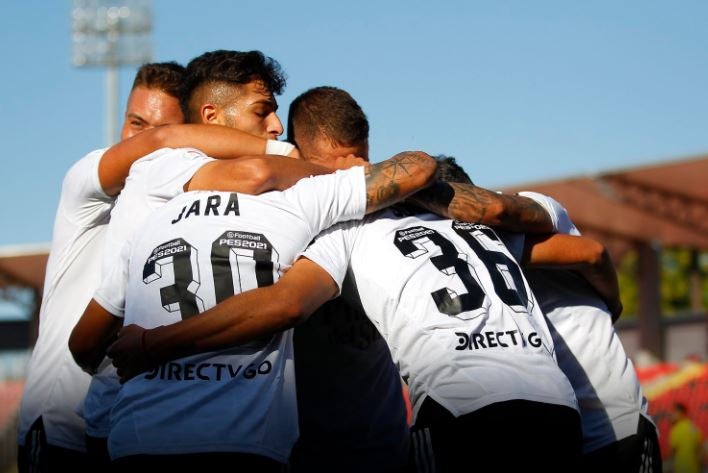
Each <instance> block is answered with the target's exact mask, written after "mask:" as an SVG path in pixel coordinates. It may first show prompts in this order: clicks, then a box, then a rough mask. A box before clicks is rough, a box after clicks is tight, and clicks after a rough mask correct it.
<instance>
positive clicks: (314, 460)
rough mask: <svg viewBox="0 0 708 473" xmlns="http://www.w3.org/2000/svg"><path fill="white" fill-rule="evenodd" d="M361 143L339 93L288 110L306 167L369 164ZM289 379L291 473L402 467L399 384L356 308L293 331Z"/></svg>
mask: <svg viewBox="0 0 708 473" xmlns="http://www.w3.org/2000/svg"><path fill="white" fill-rule="evenodd" d="M322 127H326V130H322V129H321V128H322ZM368 139H369V122H368V120H367V118H366V115H365V114H364V111H363V110H362V109H361V107H360V106H359V104H358V103H357V102H356V101H355V100H354V98H353V97H352V96H351V95H349V94H348V93H347V92H346V91H344V90H341V89H338V88H335V87H317V88H314V89H310V90H308V91H306V92H304V93H303V94H301V95H300V96H298V97H297V98H296V99H295V100H294V101H293V102H292V103H291V104H290V111H289V113H288V141H289V142H291V143H297V145H298V149H299V150H300V152H301V154H302V155H303V157H306V158H307V160H308V161H310V162H314V163H318V164H320V165H323V166H331V165H332V163H335V162H337V160H338V159H340V158H342V157H345V156H358V157H361V158H363V159H365V160H366V161H368V160H369V141H368ZM295 375H296V376H295V381H296V383H297V402H298V415H299V423H300V436H299V437H298V440H297V443H296V444H295V447H294V449H293V454H292V455H291V457H290V462H289V464H288V468H289V469H290V471H292V472H293V473H299V472H310V471H328V470H329V471H339V472H342V473H344V472H352V473H356V472H361V471H366V472H369V473H379V472H380V473H384V472H396V471H403V470H404V469H405V468H406V467H407V465H408V463H409V444H410V442H409V438H410V434H409V428H408V424H407V420H406V408H405V405H404V401H403V397H402V393H401V378H400V375H399V374H398V369H397V368H396V366H395V365H394V364H393V360H392V359H391V353H390V351H389V349H388V346H387V345H386V341H385V340H384V339H383V338H382V337H381V335H380V334H379V332H378V331H377V330H376V327H374V325H373V324H372V323H371V321H370V320H369V319H368V318H367V317H366V314H365V313H364V311H363V310H362V309H361V307H360V306H358V305H352V304H348V303H347V302H346V301H345V300H344V298H341V297H340V298H336V299H334V300H331V301H328V302H327V303H325V304H324V305H323V306H322V307H321V308H319V309H318V310H317V311H316V312H315V313H314V314H312V315H311V316H310V317H309V318H308V319H307V321H305V322H303V323H302V324H300V325H298V326H297V327H295ZM343 405H344V406H346V409H342V407H341V406H343Z"/></svg>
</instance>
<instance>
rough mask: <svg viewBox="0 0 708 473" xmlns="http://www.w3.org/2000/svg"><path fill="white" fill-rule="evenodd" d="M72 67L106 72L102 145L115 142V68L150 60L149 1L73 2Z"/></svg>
mask: <svg viewBox="0 0 708 473" xmlns="http://www.w3.org/2000/svg"><path fill="white" fill-rule="evenodd" d="M73 2H74V4H73V9H72V12H71V20H72V22H71V23H72V37H73V46H74V48H73V57H72V62H73V64H74V66H76V67H93V66H98V67H105V68H106V144H107V145H109V146H110V145H112V144H113V143H115V142H116V141H118V121H119V120H118V68H119V67H120V66H127V65H140V64H144V63H146V62H150V61H151V60H152V44H151V40H150V33H151V32H152V12H151V5H150V0H73Z"/></svg>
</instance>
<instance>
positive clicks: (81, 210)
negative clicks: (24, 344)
mask: <svg viewBox="0 0 708 473" xmlns="http://www.w3.org/2000/svg"><path fill="white" fill-rule="evenodd" d="M105 151H106V150H105V149H100V150H96V151H93V152H91V153H89V154H88V155H86V156H85V157H83V158H82V159H81V160H79V161H78V162H76V163H75V164H74V165H73V166H72V167H71V169H70V170H69V172H68V173H67V174H66V176H65V177H64V182H63V184H62V191H61V197H60V199H59V206H58V208H57V214H56V218H55V221H54V233H53V236H52V247H51V250H50V252H49V261H48V262H47V270H46V274H45V280H44V294H43V296H42V306H41V308H40V311H39V335H38V337H37V342H36V344H35V346H34V350H33V352H32V357H31V359H30V362H29V366H28V373H27V380H26V382H25V388H24V393H23V396H22V402H21V404H20V420H19V435H18V443H19V444H20V445H24V444H25V437H26V436H27V432H28V431H29V429H30V427H31V426H32V424H33V423H34V422H35V421H36V420H37V419H38V418H39V417H40V416H41V417H42V420H43V423H44V429H45V431H46V435H47V443H49V444H50V445H54V446H58V447H63V448H68V449H71V450H78V451H85V450H86V440H85V433H84V422H83V420H82V419H81V418H80V417H79V416H78V415H77V414H76V409H77V407H78V406H79V405H80V403H81V402H82V401H83V399H84V396H85V395H86V390H87V389H88V385H89V381H90V379H91V377H90V376H89V375H88V374H86V373H84V372H83V371H82V370H81V368H79V366H78V365H77V364H76V362H74V359H73V358H72V356H71V352H70V351H69V346H68V342H69V335H70V334H71V331H72V329H73V328H74V325H76V322H77V321H78V320H79V318H80V317H81V314H83V312H84V309H85V308H86V305H87V304H88V302H89V301H90V300H91V297H92V296H93V292H94V291H95V289H96V287H98V283H99V282H100V279H101V261H102V253H101V251H102V248H103V246H102V245H103V235H104V233H105V228H106V225H105V224H106V223H108V219H109V215H110V211H111V207H112V206H113V198H111V197H109V196H108V195H106V194H105V192H104V191H103V189H102V187H101V183H100V181H99V177H98V163H99V161H100V159H101V157H102V156H103V153H104V152H105Z"/></svg>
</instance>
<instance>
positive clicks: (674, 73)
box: [0, 0, 708, 246]
mask: <svg viewBox="0 0 708 473" xmlns="http://www.w3.org/2000/svg"><path fill="white" fill-rule="evenodd" d="M71 6H72V4H71V1H70V0H53V1H49V2H47V1H41V0H9V1H8V2H4V4H3V14H2V16H1V17H0V48H1V50H2V60H3V64H2V74H0V85H1V88H2V91H3V92H2V94H0V111H1V112H2V113H0V130H2V131H1V133H2V135H1V136H2V145H3V147H4V149H3V153H2V156H3V157H2V166H3V169H4V172H3V177H4V179H3V181H4V185H3V186H2V187H0V202H2V204H1V205H0V212H1V213H0V216H1V217H2V221H3V222H5V223H4V225H2V232H0V246H2V245H10V244H20V243H33V242H46V241H49V240H50V239H51V228H52V223H53V219H54V212H55V210H56V204H57V199H58V195H59V191H60V185H61V180H62V177H63V175H64V173H65V172H66V170H67V169H68V167H69V166H70V165H71V164H72V163H73V162H74V161H76V160H77V159H79V158H80V157H81V156H83V155H84V154H85V153H87V152H88V151H90V150H92V149H95V148H99V147H101V146H103V144H104V143H103V142H104V113H105V111H104V106H105V105H104V100H105V98H104V94H105V72H104V71H103V70H101V69H77V68H74V67H73V66H72V65H71V34H70V31H71V23H70V11H71ZM153 15H154V32H153V45H154V46H153V47H154V55H153V59H154V60H158V61H165V60H177V61H179V62H182V63H186V62H187V61H189V59H191V58H192V57H194V56H196V55H198V54H201V53H203V52H205V51H208V50H213V49H236V50H250V49H260V50H262V51H263V52H265V53H266V54H267V55H269V56H272V57H274V58H276V59H278V60H279V61H280V63H281V65H282V66H283V68H284V69H285V71H286V72H287V74H288V77H289V81H288V86H287V89H286V92H285V94H283V96H281V97H280V98H279V101H280V104H281V110H282V111H283V113H287V107H288V105H289V103H290V101H291V100H292V99H293V98H294V97H295V96H296V95H298V94H299V93H300V92H303V91H304V90H306V89H308V88H310V87H313V86H318V85H334V86H338V87H341V88H344V89H346V90H348V91H349V92H350V93H351V94H352V95H353V96H354V97H355V98H356V99H357V100H358V101H359V103H360V104H361V105H362V107H363V108H364V110H365V111H366V113H367V115H368V117H369V120H370V122H371V129H372V133H371V157H372V160H373V161H379V160H381V159H384V158H386V157H388V156H390V155H392V154H395V153H396V152H398V151H401V150H404V149H422V150H425V151H428V152H430V153H433V154H437V153H445V154H450V155H453V156H456V157H457V158H458V160H459V162H460V163H462V164H463V165H464V167H465V168H466V169H467V170H468V172H469V173H470V174H471V175H472V177H473V178H474V179H475V181H476V182H477V183H478V184H480V185H483V186H486V187H490V188H498V187H502V186H505V185H513V184H519V183H531V182H538V181H544V180H551V179H558V178H563V177H569V176H577V175H581V174H588V173H595V172H599V171H603V170H608V169H618V168H626V167H632V166H640V165H645V164H652V163H657V162H662V161H668V160H674V159H682V158H686V157H691V156H695V155H698V154H703V153H707V152H708V133H707V131H708V126H707V125H708V114H707V113H706V111H707V110H708V86H707V84H708V35H707V34H706V33H705V32H706V29H707V28H706V27H707V26H708V25H707V24H706V23H707V21H708V20H707V19H708V3H706V2H701V1H683V2H659V1H647V0H645V1H634V0H631V1H624V2H616V1H596V2H565V1H557V2H552V1H542V0H539V1H535V2H528V1H521V0H519V1H494V2H491V1H488V2H478V1H455V2H452V1H444V0H442V1H440V2H430V1H426V2H422V1H417V0H406V1H403V0H383V1H382V0H379V1H371V0H358V1H356V2H353V1H352V2H332V1H310V0H299V1H297V2H293V1H289V2H286V1H278V0H276V1H271V2H244V1H238V0H220V1H219V0H208V1H203V2H195V1H193V0H154V1H153ZM134 71H135V69H134V68H125V69H124V70H122V72H121V75H120V77H121V83H120V85H121V99H120V106H121V111H122V107H123V106H124V103H125V100H126V98H127V93H128V89H129V86H130V83H131V81H132V76H133V73H134Z"/></svg>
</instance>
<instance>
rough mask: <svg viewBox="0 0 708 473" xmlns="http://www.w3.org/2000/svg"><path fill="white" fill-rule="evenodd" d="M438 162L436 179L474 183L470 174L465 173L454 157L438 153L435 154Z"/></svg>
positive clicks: (448, 181)
mask: <svg viewBox="0 0 708 473" xmlns="http://www.w3.org/2000/svg"><path fill="white" fill-rule="evenodd" d="M435 160H436V161H437V162H438V180H439V181H442V182H447V183H448V184H450V183H457V184H474V183H473V182H472V179H470V176H468V175H467V173H466V172H465V170H464V169H462V166H460V165H459V164H457V162H456V161H455V158H453V157H452V156H446V155H444V154H439V155H437V156H435Z"/></svg>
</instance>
